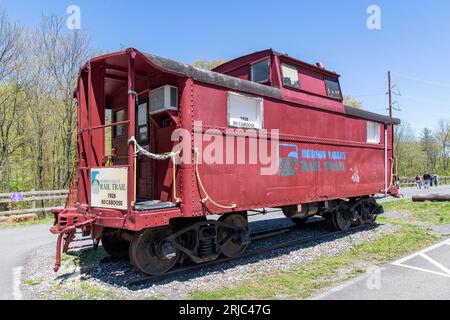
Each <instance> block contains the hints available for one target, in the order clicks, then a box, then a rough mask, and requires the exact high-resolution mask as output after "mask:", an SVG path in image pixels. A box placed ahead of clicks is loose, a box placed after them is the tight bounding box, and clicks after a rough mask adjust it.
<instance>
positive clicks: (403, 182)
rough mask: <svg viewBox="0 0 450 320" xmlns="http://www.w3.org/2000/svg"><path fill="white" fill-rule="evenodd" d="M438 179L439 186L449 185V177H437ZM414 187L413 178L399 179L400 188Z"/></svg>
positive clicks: (414, 181) (414, 179) (414, 180)
mask: <svg viewBox="0 0 450 320" xmlns="http://www.w3.org/2000/svg"><path fill="white" fill-rule="evenodd" d="M420 178H422V177H420ZM439 178H440V181H439V185H448V184H450V177H447V176H445V177H439ZM422 182H423V181H422ZM433 183H434V182H433ZM415 186H416V178H415V177H400V188H407V187H415Z"/></svg>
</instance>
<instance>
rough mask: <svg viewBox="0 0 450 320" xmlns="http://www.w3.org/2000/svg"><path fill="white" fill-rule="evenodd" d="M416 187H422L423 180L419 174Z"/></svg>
mask: <svg viewBox="0 0 450 320" xmlns="http://www.w3.org/2000/svg"><path fill="white" fill-rule="evenodd" d="M416 187H417V189H422V181H421V180H420V176H419V175H416Z"/></svg>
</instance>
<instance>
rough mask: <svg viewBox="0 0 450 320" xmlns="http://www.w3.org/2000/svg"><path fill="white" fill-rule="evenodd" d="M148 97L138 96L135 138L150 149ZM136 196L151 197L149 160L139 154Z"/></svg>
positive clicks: (146, 198) (138, 197) (140, 197)
mask: <svg viewBox="0 0 450 320" xmlns="http://www.w3.org/2000/svg"><path fill="white" fill-rule="evenodd" d="M149 132H150V130H149V115H148V98H146V97H144V96H142V97H139V105H138V106H137V108H136V140H137V142H138V143H139V145H140V146H142V147H143V148H144V149H146V150H148V151H150V142H151V141H150V140H151V137H150V134H149ZM136 170H137V173H136V198H137V199H138V200H141V199H142V200H149V199H151V198H152V168H151V160H150V159H149V158H148V157H145V156H142V155H141V156H139V157H138V159H137V163H136Z"/></svg>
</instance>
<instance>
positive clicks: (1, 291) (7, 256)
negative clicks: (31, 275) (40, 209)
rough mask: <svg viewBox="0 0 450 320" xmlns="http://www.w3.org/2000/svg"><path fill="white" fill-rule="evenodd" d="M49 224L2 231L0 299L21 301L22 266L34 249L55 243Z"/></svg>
mask: <svg viewBox="0 0 450 320" xmlns="http://www.w3.org/2000/svg"><path fill="white" fill-rule="evenodd" d="M49 229H50V225H49V224H41V225H32V226H27V227H17V228H8V229H0V257H1V258H0V261H1V264H0V299H1V300H13V299H16V300H20V299H21V298H22V296H21V293H20V289H19V285H20V281H21V280H20V274H21V271H22V266H23V264H24V262H25V260H26V258H27V256H28V254H30V253H31V252H32V251H33V250H34V249H36V248H39V247H40V246H43V245H46V244H49V243H52V242H55V243H56V237H55V235H53V234H51V233H50V231H49Z"/></svg>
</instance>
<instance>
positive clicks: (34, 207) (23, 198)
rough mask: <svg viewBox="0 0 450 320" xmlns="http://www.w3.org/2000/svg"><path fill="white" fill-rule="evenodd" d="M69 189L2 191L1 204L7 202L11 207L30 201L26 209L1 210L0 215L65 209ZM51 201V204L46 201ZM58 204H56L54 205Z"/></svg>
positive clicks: (0, 194) (0, 195)
mask: <svg viewBox="0 0 450 320" xmlns="http://www.w3.org/2000/svg"><path fill="white" fill-rule="evenodd" d="M68 194H69V190H47V191H34V190H31V191H27V192H13V193H0V204H3V203H7V204H8V207H9V208H10V207H11V206H12V205H13V204H19V203H20V204H22V203H30V206H28V208H25V209H17V210H9V209H7V211H0V216H11V215H18V214H26V213H39V212H47V211H50V209H63V208H64V203H65V200H66V199H67V196H68ZM49 201H51V202H52V204H51V206H48V207H47V205H46V202H49ZM55 204H56V206H54V205H55Z"/></svg>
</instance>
